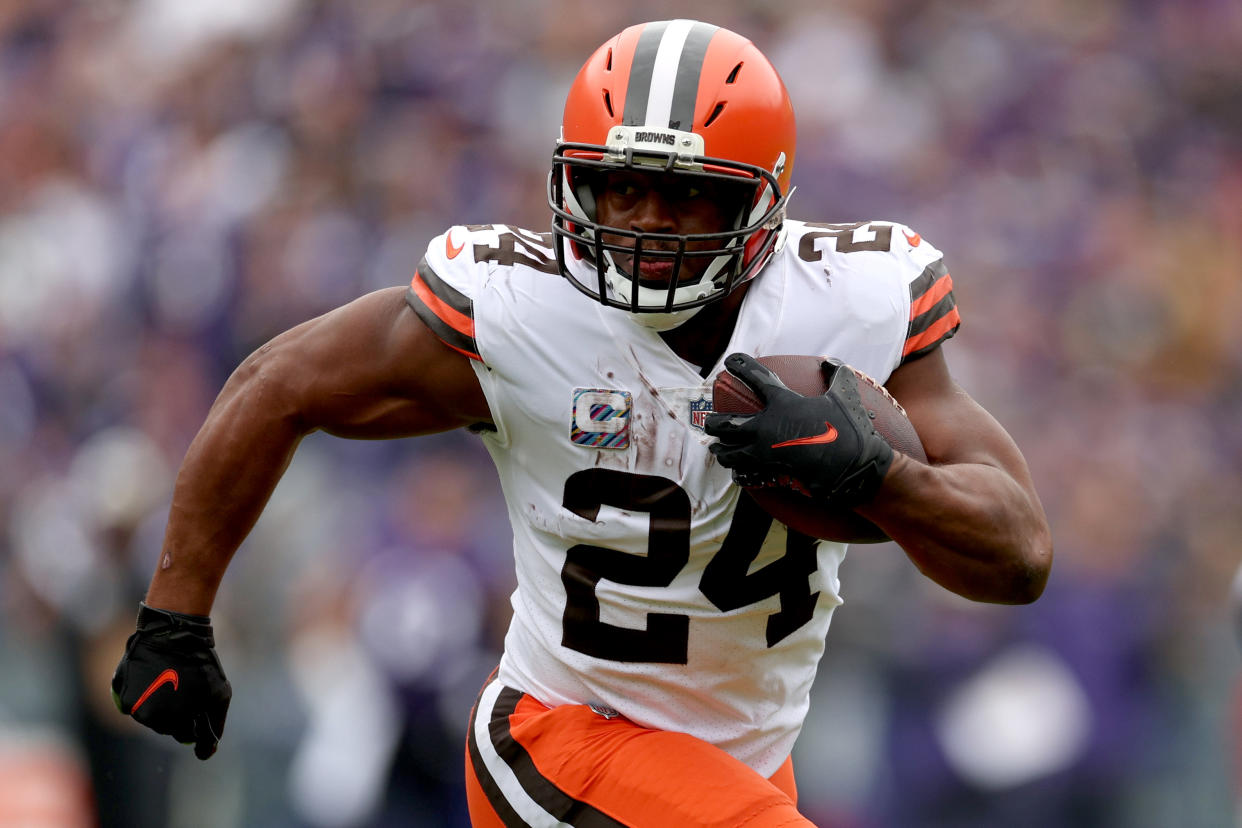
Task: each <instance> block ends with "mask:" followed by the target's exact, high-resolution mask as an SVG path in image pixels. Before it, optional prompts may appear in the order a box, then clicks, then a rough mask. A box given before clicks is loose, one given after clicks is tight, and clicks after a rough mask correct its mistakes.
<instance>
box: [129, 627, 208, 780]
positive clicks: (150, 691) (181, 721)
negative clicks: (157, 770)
mask: <svg viewBox="0 0 1242 828" xmlns="http://www.w3.org/2000/svg"><path fill="white" fill-rule="evenodd" d="M232 698H233V688H232V687H231V686H230V685H229V682H228V679H226V678H225V677H224V669H223V668H222V667H221V666H220V659H219V658H218V657H217V656H216V650H215V638H214V637H213V635H212V629H211V619H210V618H208V617H206V616H203V615H186V614H185V613H180V612H172V611H169V610H161V609H155V608H153V607H148V606H147V605H146V604H140V605H139V608H138V629H137V630H136V631H135V632H134V634H133V635H131V636H130V637H129V640H128V641H127V642H126V643H125V654H124V655H123V656H121V662H120V664H118V665H117V668H116V673H115V674H114V675H113V676H112V701H113V702H115V703H116V707H117V709H118V710H120V711H121V712H122V713H124V714H125V715H127V716H132V717H133V718H134V720H135V721H136V722H138V723H139V724H142V725H145V726H147V727H149V728H151V729H152V730H154V731H155V732H156V733H162V734H165V735H168V736H172V737H173V738H174V739H176V740H177V741H178V742H181V743H182V744H192V745H194V755H195V756H197V757H198V758H199V759H208V758H210V757H211V755H212V754H213V753H215V752H216V747H217V746H218V745H219V744H220V737H221V736H222V735H223V734H224V720H225V717H226V716H227V715H228V712H229V701H230V700H231V699H232Z"/></svg>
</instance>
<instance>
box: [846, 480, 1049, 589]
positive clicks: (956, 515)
mask: <svg viewBox="0 0 1242 828" xmlns="http://www.w3.org/2000/svg"><path fill="white" fill-rule="evenodd" d="M858 511H859V512H860V513H862V514H863V515H864V516H866V517H867V518H868V519H870V520H872V521H873V522H875V523H876V524H878V525H879V526H881V527H882V528H884V530H885V531H886V532H887V533H888V535H889V537H891V538H892V539H893V540H894V541H896V542H897V543H898V544H899V545H900V546H901V547H902V549H904V550H905V552H906V554H907V555H909V556H910V559H911V560H912V561H914V563H915V565H917V566H918V567H919V569H920V570H921V571H922V572H923V573H924V574H925V575H927V576H928V577H929V578H931V579H932V580H934V581H936V582H937V583H939V584H941V585H942V586H944V587H946V588H947V589H950V590H952V591H953V592H956V593H958V594H959V595H963V596H965V597H967V598H970V599H972V600H976V601H989V602H995V603H1017V604H1020V603H1029V602H1031V601H1034V600H1035V599H1036V598H1038V597H1039V595H1040V593H1041V592H1042V591H1043V588H1044V584H1045V583H1046V581H1047V578H1048V572H1049V569H1050V567H1051V563H1052V541H1051V535H1050V533H1049V530H1048V525H1047V520H1046V518H1045V517H1044V513H1043V508H1042V507H1041V506H1040V505H1039V503H1038V501H1037V500H1036V499H1035V498H1034V497H1033V495H1032V494H1031V493H1030V492H1029V491H1028V490H1027V489H1025V488H1023V487H1022V486H1021V485H1020V484H1019V483H1018V482H1017V481H1016V480H1014V478H1013V477H1012V476H1011V475H1009V474H1008V473H1007V472H1005V471H1004V470H1002V469H999V468H997V467H994V466H989V465H982V464H969V463H963V464H955V465H948V466H927V465H924V464H921V463H918V462H915V461H913V460H910V459H909V458H906V457H903V456H899V457H898V458H897V460H896V461H895V462H894V464H893V468H892V469H891V470H890V471H889V474H888V475H887V477H886V478H885V481H884V485H883V486H882V487H881V490H880V492H879V494H877V496H876V497H875V499H874V500H873V501H872V502H871V503H868V504H866V505H865V506H863V507H860V508H859V510H858Z"/></svg>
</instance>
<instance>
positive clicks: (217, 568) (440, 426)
mask: <svg viewBox="0 0 1242 828" xmlns="http://www.w3.org/2000/svg"><path fill="white" fill-rule="evenodd" d="M489 416H490V415H489V413H488V409H487V404H486V401H485V400H484V398H483V393H482V391H481V390H480V388H479V385H478V381H477V379H476V378H475V375H474V372H473V370H472V369H471V367H470V365H469V361H468V359H467V358H466V357H464V356H462V355H461V354H458V353H456V352H454V351H452V350H451V349H449V348H447V347H446V346H444V345H443V344H442V343H441V342H440V340H439V339H437V338H436V337H435V335H434V334H432V333H431V332H430V331H429V330H428V329H427V327H426V326H425V325H424V324H423V323H422V321H421V320H419V318H418V317H417V316H416V315H415V314H414V313H412V312H411V311H410V310H409V308H408V307H407V306H406V304H405V300H404V289H403V288H388V289H385V290H380V291H377V292H375V293H371V294H369V295H367V296H363V297H362V298H360V299H357V300H355V301H353V302H351V303H349V304H347V305H345V306H343V307H340V308H338V309H336V310H334V311H331V312H330V313H327V314H325V315H323V316H320V317H318V318H316V319H312V320H310V321H308V322H305V323H303V324H301V325H298V326H297V327H294V328H292V329H290V330H288V331H286V332H285V333H283V334H281V335H279V336H277V337H276V338H275V339H273V340H272V341H270V342H268V343H267V344H266V345H264V346H262V347H261V348H259V349H258V350H257V351H255V352H254V353H253V354H251V355H250V356H249V357H248V358H247V359H246V360H245V361H244V362H243V363H242V364H241V365H240V366H239V367H238V368H237V370H236V371H235V372H234V373H233V375H232V377H230V379H229V381H228V382H227V383H226V384H225V386H224V389H223V390H222V391H221V392H220V395H219V397H218V398H217V399H216V401H215V403H214V404H213V405H212V407H211V411H210V412H209V413H208V415H207V419H206V421H205V423H204V424H203V427H202V429H201V430H200V431H199V433H198V435H197V436H196V437H195V439H194V441H193V443H192V444H191V446H190V449H189V451H188V453H187V454H186V457H185V461H184V463H183V464H182V467H181V471H180V473H179V474H178V477H177V483H176V487H175V489H174V492H173V501H172V509H171V513H170V516H169V523H168V529H167V533H166V535H165V540H164V548H163V551H162V553H161V556H160V564H159V565H158V566H157V568H156V573H155V576H154V578H153V580H152V582H151V587H150V591H149V592H148V593H147V603H148V605H150V606H152V607H158V608H161V609H168V610H175V611H179V612H184V613H191V614H196V615H207V614H208V612H209V611H210V608H211V604H212V602H213V600H214V596H215V592H216V588H217V587H218V586H219V583H220V579H221V577H222V576H223V575H224V571H225V568H226V567H227V566H228V562H229V560H230V558H231V557H232V555H233V553H234V551H235V550H236V549H237V547H238V546H239V545H240V543H241V542H242V540H243V539H244V538H245V537H246V535H247V534H248V533H249V531H250V530H251V528H252V527H253V526H254V523H255V521H256V520H257V519H258V517H259V514H260V513H261V512H262V510H263V508H264V506H265V505H266V503H267V500H268V498H269V496H270V495H271V493H272V491H273V489H274V488H275V487H276V484H277V482H278V481H279V480H280V477H281V475H282V474H283V473H284V471H285V468H286V467H287V466H288V464H289V461H290V459H291V458H292V457H293V453H294V451H295V450H296V449H297V446H298V443H299V442H300V441H301V439H302V438H303V437H305V436H306V435H307V434H309V433H311V432H313V431H326V432H328V433H330V434H334V435H338V436H342V437H351V438H359V439H382V438H395V437H407V436H413V435H418V434H428V433H432V432H437V431H445V430H448V429H452V428H456V427H459V426H464V425H469V424H471V423H476V422H480V421H485V420H487V419H488V418H489Z"/></svg>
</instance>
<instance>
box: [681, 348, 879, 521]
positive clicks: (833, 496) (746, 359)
mask: <svg viewBox="0 0 1242 828" xmlns="http://www.w3.org/2000/svg"><path fill="white" fill-rule="evenodd" d="M725 368H726V369H727V370H728V371H729V373H731V374H733V375H734V376H735V377H737V378H738V379H740V380H742V382H744V383H746V385H747V386H749V387H750V388H751V390H753V391H754V392H755V394H756V395H757V396H758V397H759V399H760V400H761V401H762V402H763V404H764V407H763V408H762V409H761V410H760V411H758V412H756V413H754V414H709V415H708V416H707V420H706V422H705V423H704V425H703V428H704V430H705V431H706V432H707V433H708V434H709V435H711V436H713V437H716V438H718V439H719V442H716V443H713V444H712V445H711V447H710V451H711V453H712V454H713V455H715V457H716V460H717V461H719V462H720V465H722V466H724V467H725V468H727V469H731V470H732V471H733V479H734V480H735V481H737V483H738V485H741V486H745V487H748V488H749V487H758V486H779V485H788V486H791V487H793V488H795V489H797V490H798V491H801V492H802V493H803V494H807V495H810V496H811V497H814V498H820V499H826V500H830V501H832V503H833V504H836V505H841V506H857V505H858V504H860V503H865V502H866V501H867V500H870V499H871V497H873V496H874V495H875V492H876V490H877V489H879V488H880V484H881V483H882V482H883V481H884V475H885V474H887V472H888V468H889V466H891V465H892V463H893V449H892V447H891V446H890V445H889V444H888V442H887V441H885V439H884V438H883V437H882V436H880V434H879V433H878V432H877V431H876V430H875V426H874V425H872V422H871V416H870V415H869V414H868V413H867V410H866V409H865V408H864V407H863V405H862V398H861V397H860V396H859V393H858V377H857V375H856V374H855V373H854V372H853V371H852V370H851V369H850V368H849V367H848V366H846V365H844V364H843V363H841V362H840V361H838V360H833V359H829V360H825V361H824V363H823V366H822V369H823V371H824V375H825V377H826V378H827V386H828V390H827V391H826V392H825V393H824V394H823V395H822V396H818V397H807V396H803V395H802V394H799V393H797V392H796V391H793V390H791V389H790V388H789V387H788V386H786V385H785V383H783V382H781V379H780V377H778V376H777V375H776V374H775V373H774V372H773V371H772V370H771V369H770V368H768V367H767V366H765V365H764V364H763V363H761V362H759V361H758V360H757V359H755V358H754V357H752V356H750V355H748V354H730V355H729V357H728V358H727V359H726V360H725Z"/></svg>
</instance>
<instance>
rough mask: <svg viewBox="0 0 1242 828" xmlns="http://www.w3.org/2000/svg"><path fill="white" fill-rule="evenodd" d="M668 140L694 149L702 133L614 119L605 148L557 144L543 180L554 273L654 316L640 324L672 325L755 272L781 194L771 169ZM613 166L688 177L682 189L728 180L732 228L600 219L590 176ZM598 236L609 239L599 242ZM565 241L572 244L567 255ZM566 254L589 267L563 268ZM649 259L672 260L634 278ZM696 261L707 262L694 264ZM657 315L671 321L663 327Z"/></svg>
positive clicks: (775, 222) (770, 237) (772, 232)
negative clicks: (652, 278) (659, 280)
mask: <svg viewBox="0 0 1242 828" xmlns="http://www.w3.org/2000/svg"><path fill="white" fill-rule="evenodd" d="M656 142H659V143H658V144H657V143H656ZM670 142H676V143H677V144H682V145H683V146H684V147H685V148H687V149H691V150H693V149H696V148H698V149H700V150H701V147H702V138H701V136H698V135H695V134H694V133H688V132H678V131H675V130H660V131H658V132H653V131H651V130H646V129H636V128H631V127H622V126H617V127H614V128H613V129H612V130H611V131H610V134H609V144H608V145H607V146H601V145H595V144H576V143H561V144H559V145H558V146H557V148H556V153H555V154H554V156H553V161H552V173H551V175H550V176H549V179H548V186H549V193H548V196H549V198H548V201H549V203H550V205H551V206H552V211H553V213H554V215H555V217H554V219H553V222H552V229H553V233H554V234H555V248H556V255H557V260H558V263H559V264H560V267H561V272H562V273H563V274H564V275H565V276H566V277H567V278H568V279H569V281H570V282H571V283H572V284H573V285H574V286H575V287H577V288H578V289H579V290H581V291H582V292H583V293H586V294H588V295H590V296H592V297H593V298H595V299H597V300H599V301H600V302H602V303H603V304H605V305H608V306H610V307H615V308H620V309H623V310H627V311H630V312H631V313H635V314H641V315H644V316H647V315H653V316H652V318H640V319H639V320H638V321H640V322H642V323H644V324H647V323H651V326H652V327H658V328H661V329H665V328H667V327H673V326H675V325H676V324H680V322H682V321H685V319H687V318H689V316H691V315H693V313H694V312H697V311H698V310H699V309H700V308H701V307H702V306H703V305H705V304H708V303H710V302H713V301H716V300H718V299H721V298H723V297H724V296H726V295H728V294H729V293H730V292H731V291H732V290H733V289H734V288H736V287H737V286H738V285H740V284H741V283H743V282H745V281H746V280H747V279H749V278H750V277H751V276H752V275H754V273H755V272H756V271H757V270H758V268H759V267H761V266H762V265H763V264H764V263H765V262H766V260H767V257H768V254H769V252H770V251H771V249H772V246H773V245H774V244H775V243H776V241H777V238H778V233H777V232H776V231H777V230H778V229H779V228H780V226H781V222H782V220H783V218H784V212H785V202H786V200H787V199H786V197H785V196H784V195H783V194H781V193H780V184H779V182H778V181H777V175H778V174H779V169H778V170H777V171H776V174H774V173H773V172H771V171H768V170H763V169H761V168H759V167H756V166H753V165H750V164H744V163H740V162H736V161H729V160H726V159H720V158H711V157H707V156H704V155H702V154H691V153H676V152H669V151H668V150H667V144H668V143H670ZM652 144H656V146H651V145H652ZM696 144H697V147H696V146H695V145H696ZM657 146H658V148H657ZM619 170H632V171H634V172H637V173H646V174H652V173H655V174H659V175H661V176H677V177H686V178H687V186H689V183H690V182H691V181H700V182H701V181H704V180H706V181H711V182H717V183H718V184H719V183H723V184H726V185H728V187H727V189H728V190H732V191H734V193H735V196H734V197H735V199H736V205H737V206H736V209H735V210H732V211H731V212H732V219H731V226H729V227H727V228H725V229H723V230H721V231H719V232H713V233H653V232H644V231H639V230H633V229H630V228H624V227H608V226H605V225H603V224H601V223H600V222H599V221H598V219H597V216H596V203H595V200H596V196H595V186H596V182H598V181H599V180H600V178H601V177H602V175H603V174H606V173H607V172H611V171H619ZM605 234H607V235H608V236H609V237H610V238H609V239H605V238H604V235H605ZM566 245H568V247H569V249H570V251H571V252H570V253H569V254H568V255H567V252H566ZM570 256H573V258H577V259H581V260H583V261H584V262H585V263H586V264H587V265H588V266H589V268H590V270H589V271H588V270H587V269H586V268H581V269H578V270H574V269H571V268H570V267H568V266H567V264H568V259H569V258H570ZM618 259H620V262H619V261H618ZM651 260H660V261H667V262H671V263H672V268H671V273H670V275H669V276H668V278H667V282H666V283H665V284H661V285H659V286H650V285H643V284H641V283H636V282H635V280H634V278H633V273H634V272H636V271H638V270H640V267H641V263H642V262H643V261H651ZM703 260H707V262H706V265H704V266H701V268H700V266H699V265H698V263H700V262H702V261H703ZM625 265H628V266H625ZM694 271H699V272H698V274H697V276H696V275H691V274H692V273H693V272H694ZM655 317H665V318H664V319H659V318H655ZM665 321H666V322H669V323H671V324H667V325H665V324H661V322H665Z"/></svg>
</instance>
